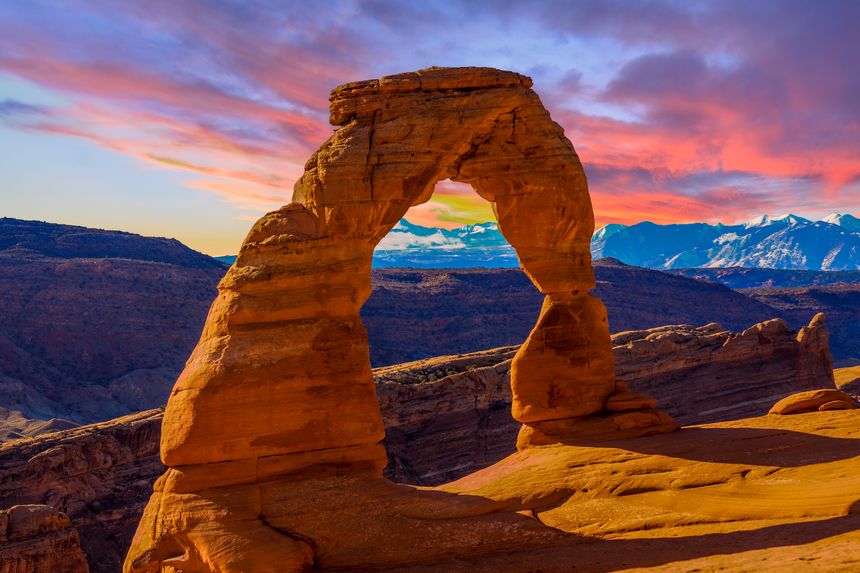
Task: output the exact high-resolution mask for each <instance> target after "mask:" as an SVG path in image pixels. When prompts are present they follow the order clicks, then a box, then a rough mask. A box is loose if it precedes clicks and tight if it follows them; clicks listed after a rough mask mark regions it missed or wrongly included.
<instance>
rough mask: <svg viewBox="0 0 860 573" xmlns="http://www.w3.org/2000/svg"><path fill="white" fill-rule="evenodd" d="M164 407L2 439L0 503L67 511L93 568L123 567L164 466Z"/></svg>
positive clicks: (98, 572)
mask: <svg viewBox="0 0 860 573" xmlns="http://www.w3.org/2000/svg"><path fill="white" fill-rule="evenodd" d="M162 411H163V410H161V409H158V410H151V411H148V412H142V413H140V414H134V415H131V416H125V417H123V418H118V419H116V420H111V421H109V422H102V423H100V424H94V425H91V426H84V427H80V428H73V429H70V430H64V431H61V432H53V433H50V434H44V435H40V436H36V437H33V438H24V439H20V440H14V441H10V442H6V443H4V444H0V507H10V506H13V505H25V504H45V505H49V506H51V507H52V508H54V510H58V511H61V512H62V513H63V514H64V515H66V516H68V518H69V519H71V522H72V525H73V526H74V530H77V533H75V539H76V540H77V536H78V534H79V535H80V545H81V547H82V548H83V550H84V552H85V553H86V557H87V560H88V561H89V564H90V570H91V571H93V573H115V572H116V571H119V570H120V569H121V568H122V559H123V557H124V555H125V552H126V551H127V550H128V546H129V544H130V543H131V537H132V535H133V533H134V529H135V527H136V526H137V523H138V521H139V520H140V515H141V513H142V512H143V507H144V505H146V501H147V499H148V497H149V495H150V493H151V491H152V483H153V482H154V481H155V479H156V478H157V477H158V475H159V474H161V473H162V472H163V471H164V468H163V466H162V465H161V462H160V460H159V456H158V439H159V435H160V429H161V417H162ZM74 530H72V531H74ZM75 543H77V541H75ZM0 545H2V544H0ZM10 551H11V550H10ZM57 570H58V571H61V569H57ZM0 571H5V570H4V569H2V568H0ZM19 571H21V572H22V573H23V572H26V573H30V572H31V571H33V570H31V569H20V570H19Z"/></svg>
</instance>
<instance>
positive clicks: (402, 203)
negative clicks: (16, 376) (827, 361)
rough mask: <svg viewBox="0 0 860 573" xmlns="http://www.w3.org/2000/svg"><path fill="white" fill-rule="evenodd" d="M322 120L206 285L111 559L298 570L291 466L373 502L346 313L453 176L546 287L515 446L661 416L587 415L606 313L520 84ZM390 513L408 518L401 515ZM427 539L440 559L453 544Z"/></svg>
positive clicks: (578, 226) (604, 386)
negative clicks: (136, 505)
mask: <svg viewBox="0 0 860 573" xmlns="http://www.w3.org/2000/svg"><path fill="white" fill-rule="evenodd" d="M330 120H331V123H332V124H333V125H336V126H338V129H337V131H335V133H334V135H332V137H331V138H330V139H329V140H328V141H327V142H325V143H324V144H323V145H322V147H321V148H320V149H319V150H318V151H316V152H315V153H314V154H313V155H312V156H311V158H310V159H309V160H308V161H307V163H306V164H305V173H304V175H303V176H302V177H301V178H300V179H299V181H298V182H297V183H296V186H295V190H294V194H293V201H294V202H293V203H291V204H290V205H287V206H286V207H283V208H282V209H280V210H278V211H275V212H273V213H269V214H268V215H266V216H265V217H263V218H262V219H261V220H260V221H258V222H257V223H256V224H255V225H254V227H253V228H252V229H251V231H250V233H249V234H248V236H247V238H246V239H245V242H244V243H243V245H242V248H241V249H240V252H239V257H238V259H237V261H236V263H235V264H234V266H233V267H232V268H231V269H230V271H229V272H228V273H227V275H226V276H225V277H224V279H223V280H222V281H221V283H220V284H219V295H218V298H217V299H216V300H215V302H214V303H213V305H212V308H211V309H210V312H209V316H208V318H207V321H206V325H205V327H204V329H203V334H202V336H201V339H200V341H199V343H198V345H197V347H196V348H195V350H194V352H193V353H192V355H191V358H190V359H189V360H188V363H187V365H186V367H185V370H184V371H183V373H182V375H181V376H180V377H179V380H178V381H177V383H176V386H175V387H174V389H173V392H172V393H171V396H170V400H169V401H168V404H167V408H166V411H165V416H164V422H163V426H162V435H161V457H162V460H163V462H164V463H165V465H167V466H169V467H170V469H169V470H168V472H167V473H166V474H165V475H164V476H163V477H162V478H161V479H160V480H159V481H158V482H157V483H156V486H155V493H154V494H153V496H152V498H151V500H150V503H149V505H148V506H147V510H146V511H145V513H144V517H143V519H142V521H141V524H140V526H139V528H138V530H137V535H136V537H135V541H134V543H133V545H132V548H131V551H130V552H129V555H128V558H127V559H126V562H125V569H126V570H127V571H140V572H143V571H152V570H156V569H158V568H165V567H172V568H174V569H175V568H178V567H180V563H181V564H182V565H181V568H182V569H183V570H184V571H233V570H254V571H257V572H258V573H264V572H266V571H272V572H274V571H285V570H287V571H291V570H295V571H300V570H304V569H309V568H311V567H314V566H316V561H317V559H318V558H319V557H320V550H319V547H318V545H319V543H320V541H319V540H318V539H315V538H314V537H313V536H310V535H308V534H307V533H305V528H304V527H302V526H301V524H297V523H295V522H294V521H293V520H292V517H290V516H289V515H288V514H287V513H284V512H285V511H286V510H287V507H288V506H289V505H290V501H289V500H290V498H291V496H292V495H293V494H294V492H295V491H296V490H295V489H294V488H293V487H292V484H294V482H296V480H297V479H299V478H297V477H295V476H296V474H298V475H306V473H307V472H312V473H322V474H326V475H328V474H331V473H332V472H334V473H337V474H344V475H349V476H353V477H355V479H359V477H360V479H363V480H375V481H372V482H370V484H369V485H367V487H368V488H370V490H378V491H380V492H381V495H387V494H386V493H384V491H385V490H387V489H390V488H392V487H394V488H396V487H399V486H394V485H393V484H391V483H390V482H387V481H384V480H382V479H381V474H382V468H383V467H384V466H385V463H386V456H385V451H384V448H383V447H382V445H381V444H380V442H381V440H382V438H383V435H384V433H383V424H382V419H381V416H380V413H379V408H378V407H377V405H376V396H375V391H374V390H375V389H374V385H373V377H372V374H371V369H370V361H369V355H368V347H367V335H366V332H365V330H364V327H363V325H362V323H361V319H360V318H359V314H358V313H359V308H360V307H361V305H362V304H363V303H364V301H365V300H366V299H367V297H368V296H369V294H370V290H371V286H370V265H371V257H372V254H373V249H374V247H375V246H376V244H377V243H378V242H379V241H380V240H381V239H382V238H383V237H384V236H385V234H386V233H388V231H389V230H391V228H392V227H393V226H394V225H395V224H396V223H397V222H398V221H399V220H400V219H401V218H402V217H403V215H404V214H405V213H406V211H407V210H408V209H409V208H410V207H411V206H413V205H417V204H420V203H424V202H426V201H427V200H429V198H430V195H431V194H432V192H433V189H434V187H435V185H436V183H437V182H438V181H441V180H445V179H452V180H454V181H459V182H463V183H468V184H470V185H471V186H472V187H473V188H474V189H475V191H476V192H477V193H478V194H479V195H480V196H482V197H483V198H485V199H487V200H488V201H489V202H490V203H491V204H492V207H493V210H494V211H495V213H496V217H497V220H498V223H499V228H500V230H501V232H502V233H503V234H504V236H505V237H506V238H507V240H508V241H509V242H510V244H511V245H512V246H513V247H514V249H515V250H516V251H517V255H518V257H519V260H520V263H521V265H522V267H523V269H524V270H525V272H526V273H527V275H528V276H529V278H530V279H531V280H532V282H533V283H534V284H535V286H536V287H537V288H538V289H539V290H540V291H541V292H542V293H543V294H544V302H543V307H542V308H541V312H540V316H539V317H538V320H537V324H536V325H535V327H534V329H533V330H532V332H531V334H530V335H529V337H528V339H527V340H526V342H525V343H524V344H523V346H522V347H521V348H520V349H519V351H518V352H517V354H516V355H515V356H514V358H513V361H512V364H511V388H512V406H511V409H512V414H513V417H514V418H515V419H517V420H518V421H520V422H523V423H524V424H526V425H525V426H524V428H526V430H525V432H524V434H523V436H522V437H521V439H520V440H519V443H518V445H519V446H521V447H528V446H529V436H530V435H532V434H531V433H530V432H532V433H534V435H536V436H539V438H540V443H545V442H547V441H551V440H556V441H565V440H576V439H577V435H578V434H579V433H580V429H581V420H587V424H586V425H587V426H588V428H589V430H590V428H591V426H592V418H595V419H596V418H600V420H604V419H605V420H608V422H607V425H606V429H611V428H613V427H614V428H617V429H620V430H622V431H623V432H624V435H625V436H626V435H630V434H629V431H630V430H632V429H633V426H636V428H635V430H636V432H638V433H640V434H641V433H650V432H653V431H665V430H671V429H674V428H675V426H674V424H673V423H672V422H671V420H669V419H668V418H665V415H661V414H659V413H657V412H656V411H655V410H653V409H646V410H644V411H642V412H645V413H647V414H653V415H654V416H656V417H657V418H656V419H655V421H656V422H658V423H657V424H654V425H652V426H651V427H648V426H646V425H643V424H642V422H641V420H638V419H637V421H636V422H635V424H631V423H630V420H632V418H633V417H636V416H641V414H642V412H635V411H634V412H623V413H620V414H615V413H612V414H609V415H607V416H603V414H605V413H606V402H607V399H608V398H609V397H610V395H612V394H613V393H615V392H616V380H615V372H614V367H613V358H612V348H611V345H610V339H609V329H608V325H607V319H606V309H605V308H604V307H603V304H602V303H601V302H600V300H599V299H597V298H595V297H593V296H591V295H589V294H588V291H589V290H590V289H592V288H594V286H595V284H594V271H593V268H592V265H591V254H590V251H589V245H590V239H591V235H592V233H593V231H594V217H593V213H592V209H591V201H590V198H589V196H588V187H587V183H586V180H585V174H584V172H583V169H582V165H581V164H580V161H579V158H578V157H577V155H576V153H575V152H574V150H573V146H572V145H571V143H570V141H568V140H567V139H566V138H565V137H564V133H563V130H562V129H561V127H560V126H559V125H558V124H556V123H555V122H553V121H552V120H551V118H550V116H549V113H548V112H547V111H546V109H544V107H543V105H542V104H541V102H540V99H539V98H538V96H537V94H536V93H535V92H534V91H532V90H531V80H530V79H529V78H527V77H525V76H521V75H519V74H516V73H512V72H503V71H499V70H494V69H490V68H458V69H446V68H432V69H428V70H422V71H419V72H414V73H406V74H399V75H395V76H388V77H384V78H382V79H379V80H369V81H365V82H356V83H352V84H346V85H344V86H341V87H339V88H337V89H335V90H334V91H333V92H332V94H331V114H330ZM660 416H662V417H663V418H665V419H663V418H660ZM619 418H623V419H624V421H625V422H624V423H621V424H619V423H617V421H616V420H617V419H619ZM564 420H568V421H569V422H567V423H565V424H560V421H564ZM225 421H227V423H225ZM601 423H602V422H601ZM348 489H349V488H347V489H345V490H344V491H343V493H344V494H346V492H347V491H348ZM203 492H207V493H205V494H204V493H203ZM335 494H336V495H334V494H333V495H334V497H335V498H337V499H338V500H339V501H340V502H346V501H347V500H348V498H347V497H342V496H341V495H340V494H341V492H340V491H338V492H335ZM384 505H385V504H381V505H380V508H382V506H384ZM457 505H459V504H457ZM388 510H390V511H392V512H395V513H399V514H401V517H404V518H405V514H404V513H403V511H407V513H408V512H410V511H414V510H415V508H414V507H413V508H411V509H407V507H406V505H404V506H399V505H398V504H397V503H395V505H394V506H392V507H388ZM424 510H425V511H434V509H433V507H432V504H431V506H427V507H424ZM439 510H443V509H442V508H441V507H440V508H439ZM443 511H444V510H443ZM454 511H455V512H457V511H463V508H462V507H461V508H460V509H454ZM395 521H396V519H395ZM408 522H409V519H408V518H407V519H406V521H404V522H402V525H404V526H406V525H407V523H408ZM353 525H356V524H353ZM462 527H465V524H463V525H462V526H461V525H457V526H456V528H462ZM459 530H460V529H458V531H459ZM464 531H465V530H464ZM476 533H479V532H478V531H474V532H473V533H472V535H474V534H476ZM539 535H540V536H543V535H545V532H543V531H541V532H539ZM483 540H484V541H485V542H486V543H492V540H491V538H490V537H486V538H483ZM392 541H396V540H392ZM499 542H501V538H499ZM427 543H428V544H430V545H431V546H432V548H433V549H432V551H434V552H437V553H438V552H450V551H457V548H458V547H462V540H460V541H457V542H455V543H453V544H451V543H449V542H445V543H441V544H440V543H439V540H432V537H428V540H427ZM396 545H397V544H396V543H394V546H396ZM226 548H231V549H230V550H229V551H227V549H226ZM428 549H430V547H428Z"/></svg>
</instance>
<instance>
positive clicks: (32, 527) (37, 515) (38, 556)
mask: <svg viewBox="0 0 860 573" xmlns="http://www.w3.org/2000/svg"><path fill="white" fill-rule="evenodd" d="M0 571H2V572H3V573H88V572H89V569H88V567H87V560H86V558H85V557H84V553H83V551H81V546H80V544H79V541H78V532H77V531H76V530H75V528H74V527H72V524H71V522H70V521H69V518H68V517H66V516H65V515H63V514H62V513H60V512H58V511H57V510H56V509H54V508H53V507H49V506H47V505H15V506H13V507H10V508H8V509H0Z"/></svg>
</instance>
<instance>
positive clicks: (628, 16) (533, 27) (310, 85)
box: [0, 0, 860, 255]
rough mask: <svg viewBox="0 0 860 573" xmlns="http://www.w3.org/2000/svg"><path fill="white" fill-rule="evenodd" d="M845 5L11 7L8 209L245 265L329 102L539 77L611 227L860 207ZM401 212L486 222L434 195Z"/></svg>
mask: <svg viewBox="0 0 860 573" xmlns="http://www.w3.org/2000/svg"><path fill="white" fill-rule="evenodd" d="M858 23H860V2H855V1H852V0H835V1H834V0H816V1H815V2H812V1H809V0H779V1H767V0H757V1H755V2H752V1H748V0H744V1H735V0H712V1H708V0H683V1H669V0H640V1H636V0H581V1H575V0H574V1H571V0H546V1H543V2H512V1H511V2H509V1H502V0H499V1H486V2H480V1H476V0H471V1H470V0H464V1H462V2H458V1H453V0H452V1H439V2H433V1H429V0H425V1H422V2H384V1H380V0H369V1H361V0H352V1H343V2H341V1H337V0H329V1H327V2H326V3H325V4H324V7H323V6H322V5H321V4H318V3H315V2H307V1H295V2H290V1H281V2H274V1H271V2H268V1H253V0H251V1H249V0H235V1H226V0H146V1H144V0H53V1H42V0H26V1H25V0H0V177H2V184H0V216H8V217H17V218H24V219H39V220H46V221H51V222H58V223H69V224H78V225H86V226H92V227H100V228H109V229H121V230H126V231H132V232H137V233H141V234H145V235H157V236H167V237H174V238H177V239H179V240H180V241H182V242H184V243H186V244H188V245H190V246H191V247H193V248H195V249H198V250H201V251H203V252H206V253H209V254H214V255H221V254H229V253H235V252H236V251H237V250H238V247H239V245H240V244H241V241H242V239H243V238H244V235H245V234H246V232H247V230H248V229H249V228H250V226H251V224H252V222H253V221H255V220H256V219H257V218H259V217H260V216H261V215H263V214H264V213H266V212H268V211H271V210H273V209H277V208H278V207H279V206H281V205H283V204H286V203H288V202H289V201H290V197H291V195H292V186H293V183H294V182H295V180H296V179H297V178H298V177H299V176H300V175H301V173H302V169H303V165H304V162H305V160H306V159H307V158H308V157H309V156H310V154H311V153H312V152H313V151H314V150H315V149H317V148H318V147H319V146H320V145H321V144H322V143H323V142H324V141H325V140H326V139H327V138H328V137H329V136H330V135H331V133H332V130H333V128H332V127H331V126H330V125H329V124H328V110H327V108H328V94H329V91H330V90H331V89H332V88H334V87H336V86H338V85H340V84H342V83H346V82H349V81H355V80H361V79H369V78H375V77H380V76H383V75H388V74H392V73H398V72H403V71H411V70H417V69H421V68H426V67H429V66H434V65H435V66H471V65H477V66H492V67H497V68H502V69H508V70H514V71H517V72H520V73H524V74H526V75H529V76H531V77H532V78H533V79H534V89H535V90H536V91H537V93H538V94H539V95H540V96H541V98H542V100H543V102H544V105H545V106H546V107H547V108H548V109H549V111H550V113H551V115H552V117H553V119H555V120H556V121H557V122H558V123H559V124H560V125H561V126H562V127H563V128H564V130H565V133H566V135H567V137H568V138H569V139H570V140H571V141H572V142H573V144H574V147H575V148H576V150H577V153H578V154H579V156H580V158H581V159H582V161H583V164H584V166H585V170H586V175H587V177H588V181H589V188H590V192H591V196H592V201H593V203H594V209H595V217H596V220H597V224H598V225H603V224H606V223H610V222H615V223H635V222H638V221H642V220H650V221H653V222H656V223H677V222H692V221H708V222H717V221H719V222H725V223H733V222H737V221H740V220H744V219H749V218H752V217H754V216H756V215H759V214H763V213H771V214H778V213H786V212H793V213H798V214H801V215H804V216H808V217H819V216H822V215H824V214H826V213H828V212H833V211H836V212H849V213H857V212H858V211H860V73H858V72H857V57H858V56H857V55H858V54H860V34H858V33H857V25H858ZM407 218H408V219H409V220H410V221H412V222H414V223H419V224H424V225H434V226H443V227H448V228H450V227H454V226H458V225H462V224H465V223H474V222H481V221H486V220H491V219H492V212H491V211H490V209H489V205H488V204H487V203H486V202H484V201H483V200H482V199H480V198H479V197H478V196H477V195H476V194H475V193H474V192H473V191H472V190H471V189H470V188H468V187H466V186H464V185H460V184H454V183H451V182H441V183H439V184H438V185H437V189H436V192H435V193H434V195H433V198H432V199H431V201H430V202H428V203H426V204H424V205H421V206H419V207H413V209H411V210H410V212H409V213H408V214H407Z"/></svg>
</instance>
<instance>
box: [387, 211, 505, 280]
mask: <svg viewBox="0 0 860 573" xmlns="http://www.w3.org/2000/svg"><path fill="white" fill-rule="evenodd" d="M518 264H519V263H518V262H517V255H516V253H515V252H514V249H513V248H512V247H511V245H510V244H508V242H507V240H505V238H504V237H503V236H502V234H501V233H500V232H499V226H498V225H497V224H496V223H478V224H475V225H465V226H463V227H458V228H456V229H439V228H436V227H422V226H421V225H415V224H413V223H410V222H409V221H407V220H406V219H401V220H400V222H399V223H397V225H395V226H394V228H393V229H391V231H389V233H388V235H386V236H385V238H383V239H382V241H381V242H380V243H379V245H378V246H377V247H376V252H375V253H374V256H373V265H374V266H375V267H413V268H415V267H417V268H470V267H489V268H499V267H516V266H517V265H518Z"/></svg>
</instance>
